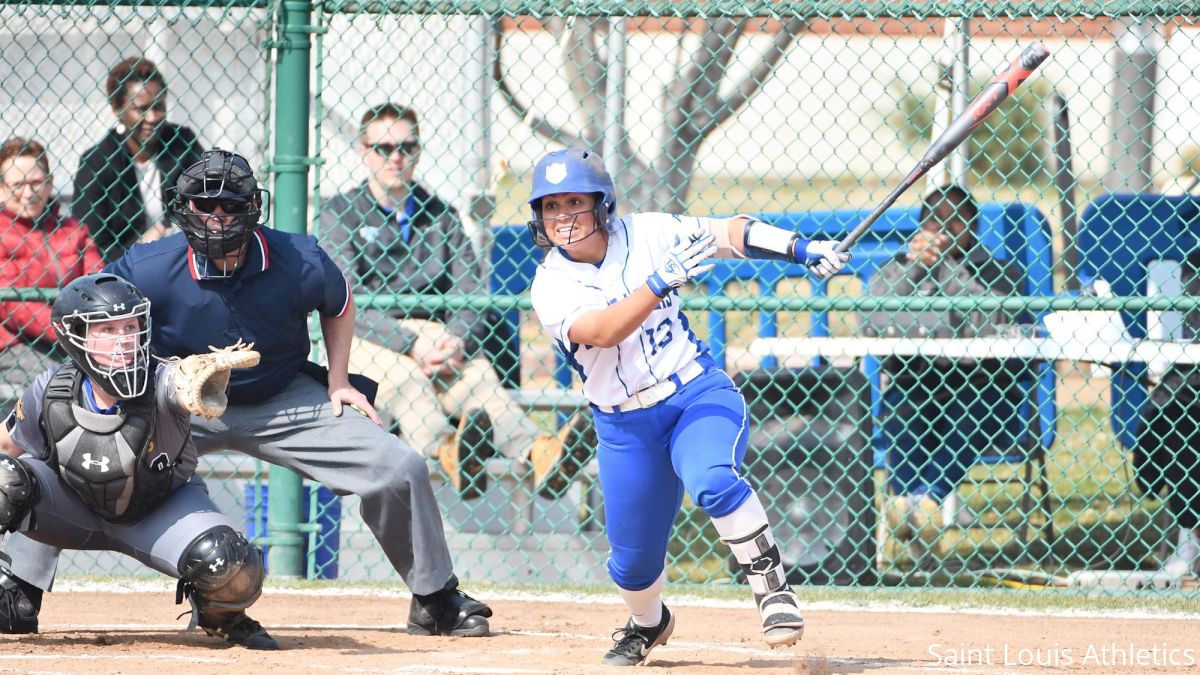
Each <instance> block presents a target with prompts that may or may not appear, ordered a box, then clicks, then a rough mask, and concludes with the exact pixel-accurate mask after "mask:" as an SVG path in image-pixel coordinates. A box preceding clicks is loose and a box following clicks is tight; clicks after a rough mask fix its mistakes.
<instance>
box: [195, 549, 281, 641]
mask: <svg viewBox="0 0 1200 675" xmlns="http://www.w3.org/2000/svg"><path fill="white" fill-rule="evenodd" d="M263 576H264V570H263V562H262V551H261V550H259V548H258V547H257V546H255V545H253V544H251V543H250V542H248V541H246V539H245V537H243V536H242V535H241V533H239V532H237V531H236V530H234V529H233V528H231V527H228V526H225V525H221V526H218V527H214V528H212V529H210V530H207V531H205V532H204V533H203V534H201V535H200V536H199V537H196V539H195V540H193V541H192V543H191V544H189V545H188V547H187V549H185V550H184V553H183V555H182V556H180V558H179V586H178V588H177V590H176V593H175V604H179V603H181V602H183V599H184V598H185V597H186V598H187V599H188V600H189V601H190V602H191V604H192V623H191V624H190V625H189V626H188V627H189V628H194V627H196V626H199V627H200V628H202V629H204V632H205V633H208V634H209V635H213V636H217V637H221V638H224V639H225V640H227V641H229V642H232V643H233V644H239V645H242V646H244V647H246V648H248V649H278V648H279V645H278V643H276V642H275V639H274V638H272V637H271V636H270V635H269V634H268V633H267V631H266V630H264V629H263V627H262V626H261V625H260V624H259V623H258V622H257V621H255V620H254V619H251V618H250V617H248V616H246V612H245V610H246V608H247V607H249V606H250V605H253V604H254V601H256V600H258V597H259V595H261V594H262V583H263Z"/></svg>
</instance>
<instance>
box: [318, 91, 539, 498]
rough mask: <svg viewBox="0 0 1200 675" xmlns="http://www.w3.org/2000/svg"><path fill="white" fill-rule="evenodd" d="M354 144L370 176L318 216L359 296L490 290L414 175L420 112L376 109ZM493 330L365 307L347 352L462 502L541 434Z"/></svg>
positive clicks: (455, 226)
mask: <svg viewBox="0 0 1200 675" xmlns="http://www.w3.org/2000/svg"><path fill="white" fill-rule="evenodd" d="M358 141H359V154H360V156H361V157H362V162H363V167H364V169H365V170H366V179H365V180H364V181H363V182H362V183H360V184H359V185H357V186H355V187H354V188H352V189H350V190H349V191H347V192H343V193H341V194H339V195H336V196H335V197H333V198H332V199H330V200H329V201H327V202H325V203H324V204H323V205H322V208H321V242H322V244H324V246H325V248H326V249H327V250H328V251H329V253H330V256H331V257H332V258H333V259H334V260H335V261H336V262H337V263H338V265H339V266H340V267H341V268H342V269H343V270H346V273H347V277H348V278H349V279H350V282H351V285H352V286H353V289H354V292H355V293H356V294H363V295H390V294H427V295H442V294H455V295H458V294H463V295H473V294H483V293H486V292H487V288H486V286H485V285H484V281H483V279H484V274H483V270H482V265H481V264H480V261H479V260H478V258H477V257H476V255H475V252H474V250H473V249H472V247H471V242H470V239H469V237H468V236H467V234H466V232H465V230H464V229H463V223H462V221H461V220H460V218H459V216H458V214H457V213H456V212H455V211H454V209H453V208H451V207H450V205H448V204H446V203H445V202H443V201H442V200H440V199H438V198H437V197H436V196H435V195H433V194H432V193H431V192H430V191H429V190H426V189H425V188H424V187H422V186H421V185H419V184H418V183H417V182H416V180H415V178H414V173H415V170H416V166H417V161H418V159H419V158H420V132H419V126H418V122H417V115H416V113H415V112H414V111H413V110H412V109H410V108H406V107H403V106H400V105H397V104H395V103H385V104H382V105H378V106H375V107H373V108H371V109H369V110H367V111H366V113H365V114H364V115H363V116H362V118H361V120H360V127H359V138H358ZM488 324H489V322H488V320H487V318H486V316H485V314H484V313H482V312H475V311H472V310H469V309H464V310H456V311H454V312H449V311H445V310H433V311H430V310H427V309H424V308H416V309H404V310H397V309H387V310H377V309H367V310H364V311H362V312H360V313H359V316H358V325H357V326H356V330H355V334H356V337H355V339H354V342H353V346H352V348H351V351H350V365H351V367H352V368H353V369H354V370H356V371H358V372H361V373H363V374H365V375H367V376H369V377H371V378H374V379H376V380H378V381H379V383H380V391H379V403H380V409H381V412H383V414H384V415H385V417H389V418H390V419H388V420H387V421H388V423H389V424H394V425H396V426H397V427H398V428H399V431H400V434H401V435H402V437H403V438H404V439H405V440H406V441H408V443H409V444H410V445H412V446H413V448H415V449H416V450H417V451H418V452H422V453H424V454H425V455H427V456H430V457H434V456H437V457H439V458H440V460H441V465H442V467H443V469H444V470H445V472H446V474H447V476H448V477H449V479H450V481H451V482H452V483H453V484H454V485H455V487H457V488H458V490H459V494H460V495H461V496H462V497H464V498H467V499H473V498H477V497H479V496H481V495H482V494H483V492H484V490H485V489H486V472H485V471H484V462H485V460H486V459H487V458H488V457H489V456H492V455H494V454H500V455H504V456H506V457H512V458H518V457H524V456H525V455H526V454H527V453H528V452H529V450H530V447H531V446H532V445H533V443H534V441H535V439H536V438H537V427H536V425H535V424H534V423H533V422H532V421H531V420H530V419H529V418H528V417H527V416H526V415H525V413H524V411H523V410H522V409H521V408H520V407H519V406H518V405H517V404H516V403H514V402H513V400H512V398H511V397H510V396H509V394H508V392H507V391H506V390H505V389H504V387H503V386H502V385H501V382H500V378H499V376H498V375H497V373H496V372H495V371H494V369H493V368H492V365H491V363H489V361H488V359H487V358H486V355H485V353H484V352H485V349H484V345H485V342H486V340H487V338H488V333H489V327H488ZM514 368H515V366H514ZM539 442H541V443H557V439H550V438H543V439H540V441H539ZM560 454H561V453H560Z"/></svg>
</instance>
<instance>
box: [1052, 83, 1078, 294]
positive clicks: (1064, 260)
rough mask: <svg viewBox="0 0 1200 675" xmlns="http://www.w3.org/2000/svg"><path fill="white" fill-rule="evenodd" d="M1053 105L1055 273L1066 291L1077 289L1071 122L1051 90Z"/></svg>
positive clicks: (1076, 234) (1076, 225)
mask: <svg viewBox="0 0 1200 675" xmlns="http://www.w3.org/2000/svg"><path fill="white" fill-rule="evenodd" d="M1051 100H1052V101H1053V104H1054V112H1053V114H1054V187H1056V188H1057V189H1058V213H1059V219H1060V222H1061V223H1062V233H1063V254H1062V256H1061V257H1060V258H1059V274H1060V275H1061V276H1062V278H1063V279H1064V280H1065V283H1066V290H1068V291H1078V290H1079V239H1078V236H1079V229H1078V222H1077V216H1078V214H1076V212H1075V172H1074V171H1073V170H1072V169H1071V133H1070V132H1071V124H1070V117H1069V112H1068V110H1067V101H1066V99H1064V98H1063V97H1062V95H1060V94H1059V93H1057V92H1055V94H1054V98H1053V99H1051Z"/></svg>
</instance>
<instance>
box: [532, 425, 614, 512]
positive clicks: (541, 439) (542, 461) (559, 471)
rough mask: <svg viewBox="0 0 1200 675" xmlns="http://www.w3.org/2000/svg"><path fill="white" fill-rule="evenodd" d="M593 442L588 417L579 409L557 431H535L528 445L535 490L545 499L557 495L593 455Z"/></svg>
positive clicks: (594, 445) (594, 436)
mask: <svg viewBox="0 0 1200 675" xmlns="http://www.w3.org/2000/svg"><path fill="white" fill-rule="evenodd" d="M596 443H597V441H596V429H595V427H594V426H593V424H592V420H591V418H590V417H588V416H587V415H585V414H584V413H582V412H578V413H575V415H574V416H573V417H571V419H570V420H568V421H567V423H566V424H564V425H563V427H562V429H560V430H559V432H558V434H556V435H554V436H551V435H549V434H539V435H538V437H537V439H535V440H534V441H533V447H531V448H530V449H529V462H530V463H531V464H533V479H534V482H535V483H536V485H537V491H538V494H539V495H541V496H542V497H544V498H546V499H557V498H559V497H561V496H562V495H563V493H564V492H565V491H566V489H567V488H568V487H570V485H571V481H572V480H574V479H575V476H576V475H577V474H578V473H579V472H580V471H582V470H583V467H585V466H587V463H588V462H590V461H591V460H592V457H593V456H595V453H596Z"/></svg>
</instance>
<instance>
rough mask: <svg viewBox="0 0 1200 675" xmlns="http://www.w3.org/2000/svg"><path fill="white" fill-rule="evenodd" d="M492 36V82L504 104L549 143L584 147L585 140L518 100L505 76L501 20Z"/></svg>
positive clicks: (497, 22)
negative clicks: (502, 57) (535, 112)
mask: <svg viewBox="0 0 1200 675" xmlns="http://www.w3.org/2000/svg"><path fill="white" fill-rule="evenodd" d="M492 35H493V36H494V38H493V39H494V41H495V42H494V45H493V47H494V48H493V49H492V81H493V82H495V83H496V90H497V91H499V92H500V94H501V96H502V97H503V98H504V103H505V105H506V106H508V109H509V110H511V111H512V112H513V114H515V115H516V116H517V118H518V119H520V120H521V121H522V122H524V123H525V125H526V126H528V127H529V129H530V130H531V131H533V133H534V134H536V135H538V136H539V137H541V138H543V139H545V140H547V141H551V142H553V143H558V144H560V145H565V146H577V145H582V144H583V139H582V138H580V137H579V136H578V135H576V134H573V133H571V132H569V131H567V130H566V129H563V128H562V127H559V126H556V125H554V124H553V123H551V122H550V121H549V120H547V119H546V118H544V117H539V116H537V115H535V114H534V113H533V109H532V108H530V107H529V106H528V105H525V104H524V103H522V102H521V101H520V100H518V99H517V96H516V94H515V93H513V90H512V87H510V86H509V85H508V78H507V77H506V76H505V74H504V66H503V64H502V63H501V60H500V52H501V47H502V46H503V44H504V38H503V35H504V31H502V30H501V29H500V22H499V20H496V22H495V25H494V26H493V30H492Z"/></svg>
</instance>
